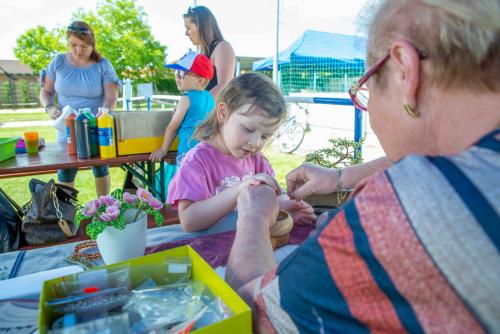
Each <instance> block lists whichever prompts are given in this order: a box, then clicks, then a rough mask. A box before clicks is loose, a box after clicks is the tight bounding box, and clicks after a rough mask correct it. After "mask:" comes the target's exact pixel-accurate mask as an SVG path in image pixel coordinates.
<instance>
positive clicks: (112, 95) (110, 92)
mask: <svg viewBox="0 0 500 334" xmlns="http://www.w3.org/2000/svg"><path fill="white" fill-rule="evenodd" d="M117 101H118V84H117V83H116V82H111V83H105V84H104V101H103V103H102V106H103V107H104V108H108V109H109V110H114V109H115V108H116V102H117Z"/></svg>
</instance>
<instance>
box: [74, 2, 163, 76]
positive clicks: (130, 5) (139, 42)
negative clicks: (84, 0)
mask: <svg viewBox="0 0 500 334" xmlns="http://www.w3.org/2000/svg"><path fill="white" fill-rule="evenodd" d="M146 18H147V15H146V14H145V12H144V10H143V8H142V7H138V6H136V3H135V0H103V1H101V2H100V3H99V4H98V5H97V13H93V12H92V11H89V12H85V11H84V10H83V9H79V10H78V11H77V12H76V13H75V14H74V15H73V20H81V21H85V22H87V23H88V24H90V25H91V26H92V28H93V29H94V30H95V34H96V44H97V45H96V48H97V50H98V51H99V52H101V53H102V54H103V55H104V56H105V57H106V58H107V59H108V60H109V61H110V62H111V63H112V64H113V66H114V68H115V70H116V72H117V73H118V76H119V77H121V78H129V79H132V80H135V81H154V82H156V81H158V80H159V79H162V78H163V77H164V76H165V70H164V62H165V50H166V47H165V46H163V45H161V44H160V42H158V41H156V40H155V39H154V37H153V35H152V33H151V27H150V26H149V24H148V23H147V20H146Z"/></svg>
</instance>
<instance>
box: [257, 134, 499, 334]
mask: <svg viewBox="0 0 500 334" xmlns="http://www.w3.org/2000/svg"><path fill="white" fill-rule="evenodd" d="M329 220H330V221H329V223H327V224H324V225H323V226H322V227H321V228H319V229H318V231H316V234H315V235H314V236H313V237H310V238H309V239H307V240H306V241H305V242H304V243H303V244H302V245H301V246H300V247H299V248H298V249H297V250H296V251H295V252H294V253H292V254H291V255H290V256H289V257H288V258H287V259H285V260H284V261H283V262H282V263H281V264H280V265H279V267H278V268H277V269H275V270H273V271H272V272H270V273H268V274H267V275H265V276H264V277H263V278H262V279H261V280H260V282H259V283H258V284H257V287H256V290H255V292H254V296H255V305H256V312H257V316H258V317H260V318H261V319H262V321H263V324H264V327H265V328H267V329H268V330H269V331H270V332H278V333H294V332H301V333H368V332H378V333H405V332H409V333H423V332H429V333H482V332H492V333H498V332H500V255H499V247H500V130H496V131H494V132H492V133H490V134H489V135H487V136H485V137H484V138H483V139H481V140H480V141H479V142H478V143H477V144H476V145H475V146H473V147H471V148H469V149H467V150H466V151H464V152H463V153H461V154H459V155H456V156H447V157H424V156H409V157H407V158H405V159H403V160H401V161H400V162H399V163H396V164H395V165H394V166H392V167H391V168H389V169H387V170H386V171H384V172H381V173H379V174H377V175H375V176H373V177H371V178H369V179H367V180H366V181H364V182H363V183H362V184H361V185H359V187H358V188H357V189H356V192H355V195H354V197H353V199H352V200H351V201H349V202H348V203H347V204H346V205H345V206H344V207H343V208H342V210H341V211H340V212H339V213H338V214H336V215H335V216H332V217H330V218H329Z"/></svg>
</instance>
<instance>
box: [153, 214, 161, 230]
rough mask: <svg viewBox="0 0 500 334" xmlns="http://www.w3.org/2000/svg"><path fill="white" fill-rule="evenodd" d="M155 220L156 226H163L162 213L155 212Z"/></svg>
mask: <svg viewBox="0 0 500 334" xmlns="http://www.w3.org/2000/svg"><path fill="white" fill-rule="evenodd" d="M153 218H154V220H155V223H156V226H161V225H162V224H163V215H162V214H161V212H160V211H156V210H155V211H154V212H153Z"/></svg>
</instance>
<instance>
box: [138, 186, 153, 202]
mask: <svg viewBox="0 0 500 334" xmlns="http://www.w3.org/2000/svg"><path fill="white" fill-rule="evenodd" d="M137 196H138V197H139V199H140V200H141V201H143V202H149V201H150V200H151V198H154V197H153V195H151V193H150V192H149V191H147V190H146V189H142V188H139V189H137Z"/></svg>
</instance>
